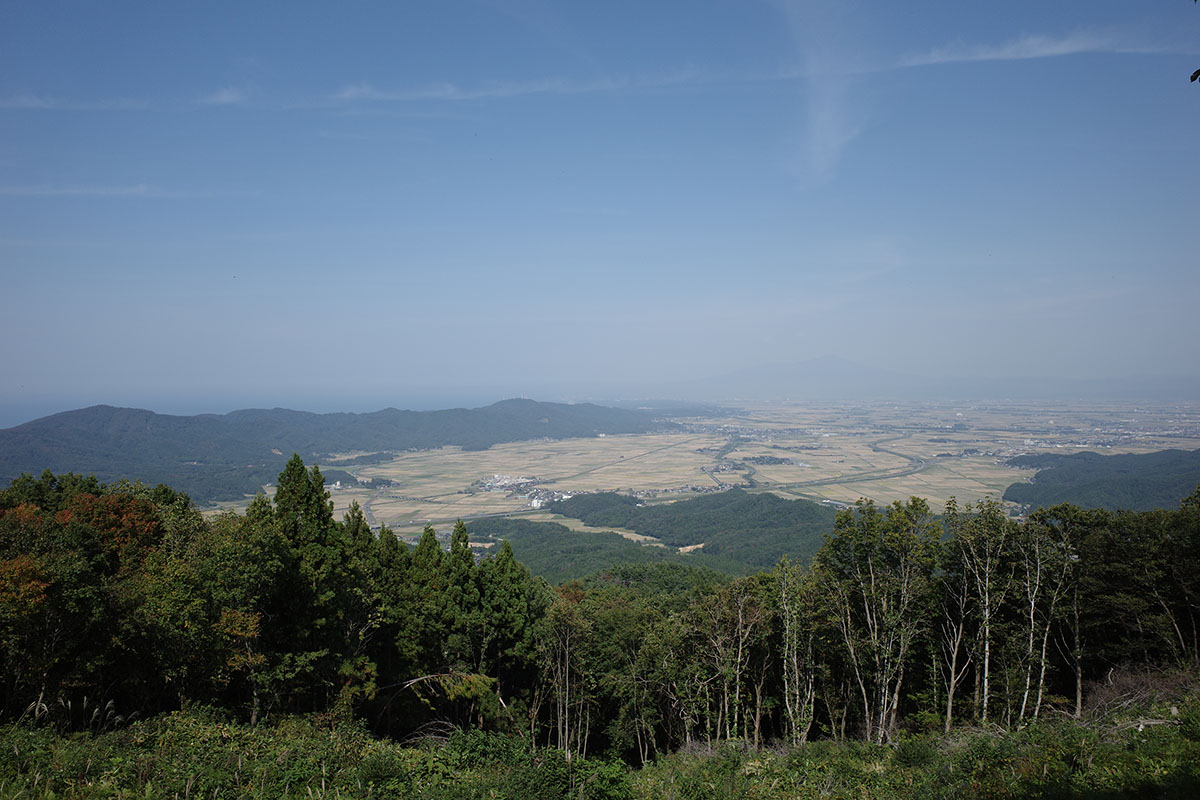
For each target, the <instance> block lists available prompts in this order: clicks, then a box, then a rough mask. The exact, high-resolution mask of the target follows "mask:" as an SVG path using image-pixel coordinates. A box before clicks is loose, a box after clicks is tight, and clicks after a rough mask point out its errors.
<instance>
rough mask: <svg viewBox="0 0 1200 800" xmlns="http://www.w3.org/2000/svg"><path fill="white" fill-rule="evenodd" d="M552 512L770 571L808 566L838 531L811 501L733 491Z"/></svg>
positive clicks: (582, 501)
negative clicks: (782, 564)
mask: <svg viewBox="0 0 1200 800" xmlns="http://www.w3.org/2000/svg"><path fill="white" fill-rule="evenodd" d="M551 510H552V511H554V512H555V513H557V514H562V515H563V516H566V517H573V518H575V519H578V520H582V521H583V522H586V523H587V524H588V525H593V526H596V527H599V528H604V527H610V526H611V527H615V528H624V529H627V530H632V531H636V532H637V533H640V534H643V535H646V536H653V537H655V538H656V539H658V540H660V541H661V542H662V543H663V544H666V545H670V546H672V547H690V546H696V545H703V547H702V548H699V549H702V550H703V552H704V554H705V555H706V556H719V557H721V558H723V559H729V560H732V561H737V562H741V563H742V564H744V565H747V566H749V567H758V568H769V567H771V566H772V565H774V564H775V563H776V562H778V561H779V557H780V556H781V555H785V554H786V555H787V556H789V557H790V558H792V559H794V560H800V561H807V560H808V559H809V558H811V557H812V555H813V554H814V553H816V552H817V550H819V549H820V547H821V544H822V543H823V542H824V540H825V534H826V533H828V532H829V531H830V530H832V529H833V521H834V516H835V512H834V510H833V509H832V508H830V507H829V506H823V505H820V504H819V503H814V502H811V501H809V500H784V499H783V498H782V497H779V496H777V495H773V494H749V493H748V492H744V491H742V490H741V489H730V490H729V491H727V492H721V493H719V494H709V495H702V496H700V497H697V498H694V499H691V500H680V501H677V502H674V503H664V504H658V505H643V504H641V503H639V502H638V501H637V500H636V499H635V498H633V497H629V496H628V495H621V494H609V493H605V494H585V495H578V496H576V497H572V498H571V499H569V500H564V501H562V502H559V503H555V504H554V505H553V506H551Z"/></svg>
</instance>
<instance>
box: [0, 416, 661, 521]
mask: <svg viewBox="0 0 1200 800" xmlns="http://www.w3.org/2000/svg"><path fill="white" fill-rule="evenodd" d="M658 427H663V426H662V425H661V424H659V423H656V422H655V421H654V420H653V418H652V417H651V416H650V415H648V414H645V413H641V412H637V411H629V410H624V409H615V408H606V407H604V406H597V405H592V404H588V403H580V404H576V405H569V404H565V403H540V402H536V401H534V400H503V401H501V402H499V403H494V404H492V405H490V406H486V407H484V408H473V409H468V408H455V409H448V410H443V411H401V410H398V409H395V408H388V409H384V410H382V411H375V412H372V413H369V414H313V413H309V412H305V411H290V410H288V409H282V408H275V409H270V410H267V409H248V410H244V411H234V412H231V413H229V414H223V415H217V414H201V415H198V416H172V415H168V414H156V413H154V412H153V411H146V410H143V409H135V408H114V407H113V406H92V407H90V408H83V409H79V410H77V411H66V412H63V413H61V414H54V415H52V416H49V417H43V418H41V419H38V420H34V421H32V422H27V423H25V424H24V425H18V426H16V427H15V428H8V429H5V430H0V482H2V483H7V482H9V481H11V480H12V479H13V478H15V477H17V476H18V475H20V474H21V473H23V472H28V473H32V474H34V475H39V474H41V472H42V471H43V470H46V469H49V470H52V471H55V472H68V471H72V472H77V473H82V474H94V475H96V477H97V478H99V479H100V480H102V481H106V482H107V481H115V480H119V479H121V478H129V479H130V480H142V481H144V482H146V483H150V484H156V483H169V484H171V486H173V487H175V488H176V489H178V490H182V491H185V492H187V493H188V494H190V495H191V496H192V497H193V498H194V499H195V500H198V501H202V502H203V501H209V500H215V499H225V498H238V497H241V496H242V495H243V494H245V493H253V492H254V491H255V490H256V489H257V488H258V487H259V486H262V485H263V484H264V483H267V482H270V481H272V480H274V478H275V476H276V475H278V474H279V471H280V469H282V467H283V465H284V463H285V461H286V460H287V458H288V457H289V456H290V455H291V454H292V453H300V454H301V455H302V456H304V457H305V458H310V459H311V458H313V457H314V456H324V455H327V454H330V453H339V452H347V451H351V450H364V451H371V452H380V451H401V450H410V449H424V448H434V447H443V446H447V445H457V446H460V447H463V448H464V449H467V450H486V449H487V448H489V447H491V446H492V445H494V444H499V443H501V442H515V441H521V440H525V439H540V438H543V437H547V438H554V439H565V438H573V437H587V436H595V435H597V434H600V433H604V434H618V433H645V432H647V431H650V430H652V429H655V428H658Z"/></svg>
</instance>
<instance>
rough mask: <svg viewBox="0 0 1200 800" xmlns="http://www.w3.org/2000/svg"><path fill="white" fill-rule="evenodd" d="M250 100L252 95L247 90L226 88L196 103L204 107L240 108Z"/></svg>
mask: <svg viewBox="0 0 1200 800" xmlns="http://www.w3.org/2000/svg"><path fill="white" fill-rule="evenodd" d="M249 99H250V93H249V92H247V91H246V90H245V89H239V88H236V87H233V86H226V87H224V88H221V89H218V90H217V91H215V92H212V93H211V94H206V95H204V96H203V97H201V98H199V99H198V100H197V101H196V102H197V103H199V104H200V105H202V106H239V105H243V104H244V103H246V102H247V101H248V100H249Z"/></svg>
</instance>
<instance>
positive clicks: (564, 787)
mask: <svg viewBox="0 0 1200 800" xmlns="http://www.w3.org/2000/svg"><path fill="white" fill-rule="evenodd" d="M1139 727H1140V729H1139ZM193 797H194V798H234V797H237V798H242V797H246V798H394V797H403V798H417V799H420V798H464V800H465V799H467V798H511V799H512V800H521V799H523V798H539V800H541V799H543V798H546V799H549V798H595V799H596V800H618V799H619V798H622V799H623V798H637V799H638V800H651V798H654V799H655V800H657V799H658V798H666V799H667V800H672V799H674V798H677V799H678V800H693V799H696V800H698V799H700V798H713V799H714V800H717V799H718V798H719V799H720V800H725V799H726V798H764V800H765V799H766V798H772V799H773V798H817V797H822V798H876V797H878V798H914V799H915V798H920V800H938V798H962V797H977V798H1026V797H1041V798H1096V799H1097V800H1100V799H1102V798H1122V797H1145V798H1195V797H1200V704H1197V703H1196V702H1192V703H1190V704H1187V705H1185V707H1184V709H1183V711H1182V712H1179V713H1177V714H1176V715H1174V716H1171V717H1169V718H1168V720H1167V722H1166V724H1155V725H1141V726H1139V725H1138V724H1136V722H1129V721H1126V722H1114V721H1108V722H1105V723H1104V724H1099V723H1096V724H1091V725H1081V724H1076V723H1071V722H1057V723H1043V724H1040V725H1038V726H1033V727H1029V728H1026V729H1024V730H1022V731H1018V732H1009V733H1003V732H989V731H968V732H960V733H956V734H954V735H952V736H949V737H942V736H936V737H935V736H929V737H924V736H922V737H910V738H907V739H904V740H903V741H901V742H900V743H899V744H897V745H893V746H874V745H865V744H859V743H836V742H831V741H821V742H814V743H811V744H808V745H806V746H803V747H799V748H787V749H779V750H765V751H761V750H760V751H754V750H751V749H749V748H745V747H741V746H737V745H734V744H726V745H723V746H720V747H716V748H711V749H708V748H705V749H696V750H694V751H691V752H683V753H676V754H673V755H669V756H666V757H664V758H662V759H660V760H659V761H657V762H655V763H653V764H648V765H646V766H645V767H643V768H642V769H640V770H637V771H631V770H629V769H628V768H626V767H625V766H624V765H622V764H620V763H619V762H616V761H606V760H601V759H582V760H581V759H577V760H576V761H575V762H574V763H571V764H568V762H567V761H566V759H565V758H563V756H562V754H561V753H559V752H558V751H556V750H543V749H532V748H530V747H529V745H528V744H527V743H526V742H523V741H520V740H517V739H511V738H508V737H504V736H499V735H495V734H485V733H481V732H468V733H458V734H455V735H454V736H452V737H451V738H450V739H449V741H445V742H437V743H426V744H425V745H422V746H416V747H412V746H402V745H400V744H397V743H394V742H388V741H381V740H378V739H374V738H372V737H371V736H370V735H369V734H367V733H366V732H365V731H364V730H362V729H361V728H360V727H357V726H353V725H342V726H336V727H334V726H330V725H328V724H322V723H321V722H320V721H318V720H316V719H310V718H288V719H284V720H282V721H280V722H278V723H276V724H274V725H259V726H257V727H253V728H252V727H249V726H245V725H239V724H234V723H230V722H227V721H225V720H223V719H221V718H220V716H219V715H215V714H205V713H176V714H170V715H165V716H162V717H158V718H155V719H152V720H147V721H143V722H138V723H134V724H132V725H130V726H128V727H125V728H121V729H119V730H114V731H109V732H104V733H99V734H92V733H80V734H72V735H68V736H61V735H58V734H56V733H55V732H54V731H52V730H50V729H48V728H44V727H43V728H33V727H28V726H22V725H9V726H6V727H4V728H2V729H0V798H2V799H3V800H10V799H15V798H131V799H132V798H193Z"/></svg>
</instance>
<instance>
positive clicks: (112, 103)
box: [0, 92, 148, 111]
mask: <svg viewBox="0 0 1200 800" xmlns="http://www.w3.org/2000/svg"><path fill="white" fill-rule="evenodd" d="M147 107H148V104H147V103H144V102H141V101H137V100H128V99H117V100H87V101H79V100H64V99H62V98H59V97H49V96H47V95H41V94H32V93H29V92H25V93H22V94H15V95H10V96H8V97H0V109H7V110H29V111H124V110H138V109H144V108H147Z"/></svg>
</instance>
